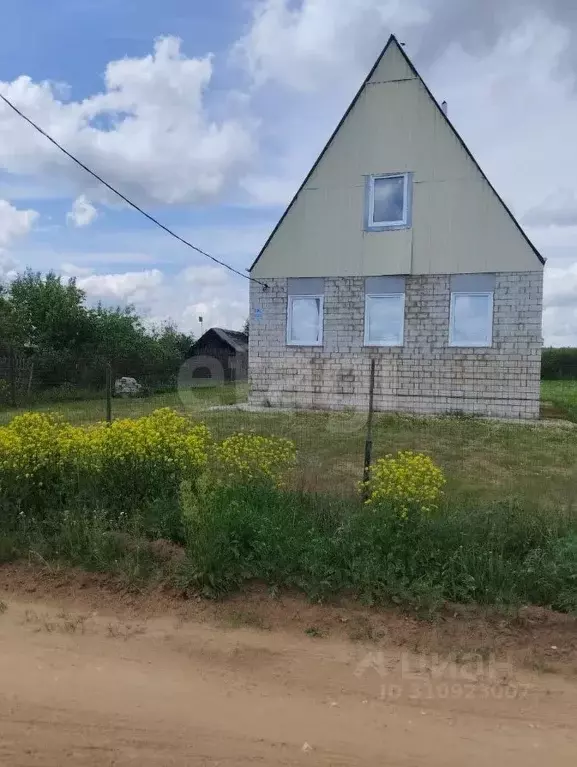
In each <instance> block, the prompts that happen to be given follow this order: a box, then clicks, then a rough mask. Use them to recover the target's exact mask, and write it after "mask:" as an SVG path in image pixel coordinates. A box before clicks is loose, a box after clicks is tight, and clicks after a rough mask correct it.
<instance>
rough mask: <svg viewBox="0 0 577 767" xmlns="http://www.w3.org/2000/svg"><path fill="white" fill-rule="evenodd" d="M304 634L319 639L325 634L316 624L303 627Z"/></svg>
mask: <svg viewBox="0 0 577 767" xmlns="http://www.w3.org/2000/svg"><path fill="white" fill-rule="evenodd" d="M305 634H306V635H307V636H309V637H312V638H313V639H321V638H322V637H324V636H325V632H324V631H323V630H322V629H320V628H319V627H318V626H309V627H308V628H306V629H305Z"/></svg>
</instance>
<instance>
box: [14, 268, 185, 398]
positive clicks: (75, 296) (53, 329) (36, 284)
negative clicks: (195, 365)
mask: <svg viewBox="0 0 577 767" xmlns="http://www.w3.org/2000/svg"><path fill="white" fill-rule="evenodd" d="M85 298H86V297H85V294H84V292H83V291H82V290H80V289H79V288H78V287H77V285H76V283H75V281H74V279H70V280H67V281H65V280H63V279H62V278H61V277H60V276H57V275H56V274H54V273H53V272H49V273H48V274H46V275H42V274H41V273H39V272H32V271H30V270H28V271H26V272H24V273H23V274H20V275H18V276H17V277H16V279H15V280H13V281H12V282H11V283H10V284H9V285H7V286H5V287H4V288H1V287H0V355H3V354H4V355H6V354H7V352H8V349H9V348H10V347H13V348H14V350H15V352H16V354H17V356H18V357H19V358H22V357H23V356H26V357H27V358H28V359H29V361H33V363H34V375H33V379H32V384H33V392H34V394H35V396H38V395H39V394H42V395H43V396H44V393H45V392H47V391H48V392H50V391H52V390H54V389H56V390H57V391H58V392H59V393H60V394H63V393H64V392H66V391H69V393H70V396H71V397H72V398H74V396H75V392H76V391H79V390H80V391H86V390H100V391H102V389H103V387H104V383H105V375H106V374H105V366H106V364H107V363H108V362H110V363H111V364H112V366H113V371H114V372H115V374H117V375H119V376H122V375H130V376H132V377H135V378H137V379H141V382H142V383H144V384H145V385H146V386H147V387H148V388H149V389H152V390H157V389H158V390H167V389H170V390H174V389H175V388H176V382H177V376H178V371H179V369H180V366H181V364H182V362H183V361H184V359H185V358H186V355H187V353H188V350H189V348H190V346H191V344H192V342H193V338H192V336H190V335H187V334H184V333H181V332H180V331H178V330H177V329H176V328H175V327H174V326H173V325H171V324H166V325H164V326H162V327H158V328H153V329H152V330H151V329H148V328H146V327H145V326H144V324H143V322H142V320H141V319H140V317H139V316H138V315H137V314H136V312H135V310H134V308H132V307H128V308H123V309H120V308H108V307H103V306H101V305H99V306H96V307H94V308H92V307H89V306H87V305H86V301H85Z"/></svg>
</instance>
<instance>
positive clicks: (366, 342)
mask: <svg viewBox="0 0 577 767" xmlns="http://www.w3.org/2000/svg"><path fill="white" fill-rule="evenodd" d="M373 298H400V301H401V309H402V317H401V339H400V341H399V342H398V343H393V344H391V343H386V342H384V341H382V342H381V341H371V340H370V338H369V302H370V300H371V299H373ZM363 344H364V346H376V347H380V348H383V347H384V348H398V347H400V346H404V344H405V293H365V337H364V341H363Z"/></svg>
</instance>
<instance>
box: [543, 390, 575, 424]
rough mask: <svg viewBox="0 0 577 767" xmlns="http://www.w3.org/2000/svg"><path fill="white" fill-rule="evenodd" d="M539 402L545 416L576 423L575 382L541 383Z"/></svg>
mask: <svg viewBox="0 0 577 767" xmlns="http://www.w3.org/2000/svg"><path fill="white" fill-rule="evenodd" d="M541 400H542V402H543V411H544V415H545V416H547V415H551V416H553V417H557V418H567V419H568V420H570V421H575V422H577V381H543V382H542V383H541Z"/></svg>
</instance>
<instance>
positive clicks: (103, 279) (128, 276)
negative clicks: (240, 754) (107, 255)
mask: <svg viewBox="0 0 577 767" xmlns="http://www.w3.org/2000/svg"><path fill="white" fill-rule="evenodd" d="M163 280H164V277H163V274H162V272H161V271H159V270H158V269H147V270H146V271H142V272H124V273H122V274H91V275H89V276H88V277H80V278H79V279H78V280H77V285H78V287H79V288H81V289H82V290H84V291H85V292H86V295H87V296H88V297H89V298H97V299H106V300H113V301H119V302H121V303H129V304H132V303H134V304H137V303H142V302H143V301H146V300H148V298H149V297H150V296H151V294H152V293H153V292H154V291H155V290H157V289H158V288H159V287H160V286H161V285H162V283H163Z"/></svg>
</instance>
